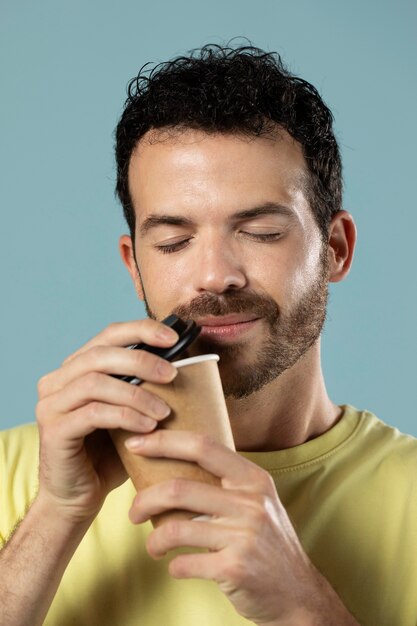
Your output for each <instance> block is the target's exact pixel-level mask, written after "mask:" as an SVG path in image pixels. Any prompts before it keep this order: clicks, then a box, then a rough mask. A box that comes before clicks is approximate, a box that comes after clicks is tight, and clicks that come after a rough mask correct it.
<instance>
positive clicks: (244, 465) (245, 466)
mask: <svg viewBox="0 0 417 626" xmlns="http://www.w3.org/2000/svg"><path fill="white" fill-rule="evenodd" d="M133 439H135V440H136V439H138V438H137V437H135V438H132V440H130V441H131V443H133ZM139 439H141V440H142V443H141V444H140V445H136V446H135V447H133V446H129V449H130V450H131V451H134V452H135V453H137V454H140V455H143V456H149V457H169V458H175V459H183V460H186V461H192V462H195V463H197V464H198V465H200V466H201V467H202V468H204V469H206V470H208V471H209V472H211V473H212V474H214V475H215V476H218V477H219V478H220V480H221V486H219V487H217V486H213V485H207V484H204V483H201V482H195V481H191V480H184V479H172V480H168V481H165V482H162V483H159V484H157V485H154V486H152V487H149V488H147V489H145V490H144V491H141V492H140V493H139V494H138V496H137V497H136V498H135V499H134V501H133V504H132V508H131V510H130V513H129V516H130V519H131V521H132V522H133V523H142V522H145V521H146V520H148V519H149V518H150V517H152V516H154V515H158V514H159V513H163V512H165V511H169V510H170V509H185V510H189V511H193V512H195V513H196V515H204V516H208V517H207V519H206V520H204V521H200V520H177V519H173V520H169V521H167V522H165V523H164V524H162V525H161V526H160V527H159V528H157V529H155V530H154V531H153V532H152V533H151V534H150V535H149V537H148V542H147V549H148V552H149V554H150V556H151V557H152V558H154V559H159V558H162V557H163V556H164V555H165V554H166V553H167V552H169V551H170V550H173V549H175V548H179V547H195V548H206V549H208V552H203V553H201V552H199V553H196V554H181V555H178V556H176V557H175V558H174V559H173V560H172V561H171V562H170V565H169V572H170V574H171V575H172V576H173V577H175V578H202V579H209V580H214V581H216V582H217V583H218V585H219V587H220V589H221V590H222V591H223V592H224V593H225V594H226V596H227V597H228V598H229V600H230V601H231V602H232V603H233V605H234V607H235V608H236V610H237V611H238V613H239V614H240V615H242V616H243V617H245V618H246V619H248V620H250V621H253V622H254V623H255V624H258V625H262V626H278V625H284V624H285V625H287V624H288V625H292V624H297V625H302V624H309V625H310V624H326V625H327V624H328V625H330V624H337V625H338V626H339V624H340V625H341V626H342V625H343V626H344V625H346V626H351V625H352V626H354V625H356V624H357V622H356V621H355V620H353V618H352V617H351V616H350V614H348V612H347V611H346V609H345V608H344V607H343V605H342V603H341V601H340V599H339V597H338V596H337V595H336V593H335V592H334V590H333V589H332V588H331V587H330V585H329V584H328V583H327V581H326V580H325V579H324V578H323V576H322V575H321V574H320V573H319V572H318V570H317V569H316V568H315V567H314V565H313V564H312V562H311V561H310V559H309V558H308V556H307V555H306V553H305V552H304V550H303V548H302V546H301V543H300V541H299V539H298V537H297V535H296V533H295V530H294V528H293V526H292V524H291V522H290V520H289V517H288V515H287V513H286V511H285V509H284V507H283V505H282V503H281V501H280V499H279V497H278V494H277V491H276V488H275V484H274V482H273V480H272V478H271V476H270V475H269V474H268V472H266V471H265V470H263V469H261V468H260V467H258V466H257V465H255V464H254V463H252V462H251V461H248V460H247V459H245V458H243V457H242V456H240V455H239V454H237V453H236V452H234V451H232V450H230V449H228V448H226V447H225V446H223V445H221V444H219V443H216V442H214V441H212V440H211V439H210V438H209V437H206V436H204V435H200V434H196V433H192V432H178V431H168V430H164V429H161V430H158V431H155V432H153V433H150V434H147V435H145V436H144V437H141V438H139ZM338 612H339V614H340V615H341V617H342V620H344V621H341V620H338V621H337V622H336V621H333V618H334V617H335V615H337V614H338ZM321 619H323V621H321ZM336 619H337V617H336Z"/></svg>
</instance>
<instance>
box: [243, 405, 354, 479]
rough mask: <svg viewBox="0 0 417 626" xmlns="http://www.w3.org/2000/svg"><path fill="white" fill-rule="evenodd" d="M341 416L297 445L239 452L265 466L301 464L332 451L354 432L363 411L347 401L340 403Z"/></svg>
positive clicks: (282, 467) (284, 467)
mask: <svg viewBox="0 0 417 626" xmlns="http://www.w3.org/2000/svg"><path fill="white" fill-rule="evenodd" d="M340 408H341V409H342V411H343V413H342V417H341V418H340V419H339V421H338V422H337V423H336V424H335V425H334V426H333V427H332V428H330V430H328V431H327V432H325V433H323V434H322V435H319V436H318V437H315V438H314V439H311V440H310V441H306V442H305V443H302V444H300V445H298V446H294V447H292V448H286V449H285V450H276V451H270V452H239V454H240V455H242V456H244V457H245V458H247V459H248V460H250V461H253V463H256V464H257V465H260V466H261V467H263V469H266V470H269V471H271V470H282V471H288V470H292V469H297V468H299V467H302V466H305V465H306V464H310V463H312V462H314V463H316V462H318V461H319V460H321V459H324V458H325V457H327V456H329V455H330V454H333V453H334V452H335V451H336V450H337V449H338V448H340V446H343V445H345V444H346V443H347V442H348V440H349V439H350V438H351V437H352V436H353V435H354V433H355V431H356V430H357V427H358V426H359V423H360V421H361V418H362V415H363V412H362V411H359V410H358V409H356V408H355V407H353V406H352V405H350V404H343V405H340Z"/></svg>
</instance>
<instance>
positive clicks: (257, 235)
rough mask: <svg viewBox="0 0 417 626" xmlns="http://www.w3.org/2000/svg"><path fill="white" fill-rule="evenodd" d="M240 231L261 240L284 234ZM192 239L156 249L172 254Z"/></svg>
mask: <svg viewBox="0 0 417 626" xmlns="http://www.w3.org/2000/svg"><path fill="white" fill-rule="evenodd" d="M240 232H241V234H242V235H245V236H247V237H249V238H250V239H253V240H255V241H259V242H268V241H277V240H278V239H279V238H280V237H281V235H282V233H250V232H246V231H243V230H242V231H240ZM192 239H193V237H188V238H187V239H182V240H181V241H177V242H176V243H169V244H163V245H159V246H156V249H157V250H159V251H160V252H162V253H163V254H170V253H172V252H177V251H179V250H183V249H184V248H186V247H187V246H188V245H189V243H190V241H191V240H192Z"/></svg>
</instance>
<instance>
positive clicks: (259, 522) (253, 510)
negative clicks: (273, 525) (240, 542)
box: [248, 496, 268, 527]
mask: <svg viewBox="0 0 417 626" xmlns="http://www.w3.org/2000/svg"><path fill="white" fill-rule="evenodd" d="M266 500H267V498H265V497H264V496H258V497H253V498H252V499H251V503H250V506H249V507H248V509H249V511H250V517H251V520H252V522H253V524H254V525H255V526H256V527H259V526H263V525H264V524H265V523H266V522H267V521H268V513H267V502H266Z"/></svg>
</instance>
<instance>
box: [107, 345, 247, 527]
mask: <svg viewBox="0 0 417 626" xmlns="http://www.w3.org/2000/svg"><path fill="white" fill-rule="evenodd" d="M218 360H219V357H218V355H211V354H210V355H202V356H199V357H192V358H190V359H183V360H181V361H176V362H174V363H173V364H174V365H175V366H176V367H177V368H178V374H177V376H176V377H175V379H174V380H173V381H172V382H171V383H169V384H156V383H149V382H145V383H143V388H144V389H147V390H149V391H151V392H152V393H155V394H156V395H158V396H159V397H160V398H162V399H163V400H165V402H166V403H167V404H168V405H169V406H170V407H171V414H170V415H169V417H167V418H166V419H164V420H163V421H162V422H161V423H160V424H159V425H158V429H163V428H166V429H167V430H180V431H181V430H191V431H195V432H199V433H205V434H208V435H209V436H210V437H211V438H212V439H214V440H215V441H218V442H220V443H222V444H224V445H226V446H228V447H229V448H231V449H232V450H234V449H235V446H234V442H233V435H232V430H231V427H230V422H229V416H228V414H227V408H226V402H225V399H224V394H223V388H222V383H221V379H220V374H219V368H218V366H217V361H218ZM109 432H110V435H111V437H112V440H113V443H114V445H115V447H116V449H117V452H118V454H119V456H120V458H121V460H122V463H123V465H124V467H125V469H126V471H127V473H128V474H129V476H130V478H131V480H132V482H133V484H134V485H135V487H136V489H137V490H138V491H141V490H143V489H146V488H147V487H149V486H151V485H154V484H156V483H159V482H162V481H164V480H168V479H170V478H186V479H189V480H194V481H199V482H203V483H209V484H212V485H219V484H220V479H219V478H218V477H217V476H214V475H213V474H211V473H210V472H208V471H206V470H204V469H203V468H201V467H200V466H199V465H197V464H196V463H192V462H189V461H182V460H176V459H167V458H146V457H142V456H140V455H137V454H133V452H130V451H129V450H127V448H126V447H125V445H124V442H125V441H126V439H127V438H128V437H131V436H133V435H134V434H136V433H132V432H129V431H126V430H121V429H117V430H111V431H109ZM145 436H146V435H145ZM196 515H198V513H197V512H190V511H179V510H175V511H168V512H166V513H163V514H161V515H157V516H155V517H153V518H152V519H151V521H152V523H153V525H154V526H155V527H157V526H159V525H160V524H161V523H162V522H163V521H166V520H167V519H172V518H173V517H175V518H181V519H190V518H193V517H195V516H196Z"/></svg>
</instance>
